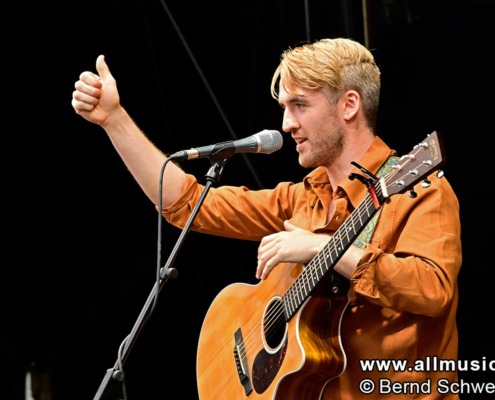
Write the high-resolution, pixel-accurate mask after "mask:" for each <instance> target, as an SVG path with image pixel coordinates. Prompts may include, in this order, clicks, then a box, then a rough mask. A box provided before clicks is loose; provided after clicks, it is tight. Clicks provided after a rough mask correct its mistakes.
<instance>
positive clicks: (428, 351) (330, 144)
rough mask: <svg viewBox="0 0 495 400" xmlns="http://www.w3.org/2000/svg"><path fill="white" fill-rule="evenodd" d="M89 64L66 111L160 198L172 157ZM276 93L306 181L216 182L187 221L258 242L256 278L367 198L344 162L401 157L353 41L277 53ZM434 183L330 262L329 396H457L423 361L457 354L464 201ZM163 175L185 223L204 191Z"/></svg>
mask: <svg viewBox="0 0 495 400" xmlns="http://www.w3.org/2000/svg"><path fill="white" fill-rule="evenodd" d="M96 68H97V72H98V75H97V74H94V73H92V72H83V73H82V74H81V75H80V79H79V80H78V81H77V82H76V84H75V87H76V90H75V91H74V93H73V98H72V105H73V108H74V109H75V111H76V112H77V113H78V114H80V115H81V116H82V117H84V118H85V119H87V120H88V121H91V122H93V123H96V124H98V125H100V126H101V127H102V128H103V129H104V130H105V131H106V133H107V134H108V136H109V138H110V140H111V141H112V143H113V145H114V147H115V149H116V150H117V152H118V153H119V154H120V156H121V158H122V160H123V161H124V163H125V165H126V166H127V167H128V169H129V171H130V172H131V173H132V175H133V176H134V178H135V179H136V181H137V182H138V183H139V185H140V186H141V188H142V189H143V191H144V192H145V193H146V195H147V196H148V197H149V198H150V199H151V201H152V202H153V203H154V204H155V205H158V204H160V203H159V199H158V193H159V190H158V187H159V178H160V172H161V167H162V166H163V164H164V162H165V160H166V156H165V155H164V154H163V153H162V152H161V151H159V150H158V149H157V148H156V147H155V146H154V145H153V144H152V143H151V142H150V141H149V140H148V139H147V137H146V136H145V134H144V133H143V132H141V130H140V129H139V127H138V126H137V125H136V124H135V123H134V121H133V120H132V119H131V117H130V116H129V115H128V113H127V112H126V110H125V109H124V108H123V107H122V105H121V104H120V100H119V94H118V91H117V86H116V82H115V79H114V78H113V76H112V75H111V73H110V70H109V68H108V66H107V64H106V63H105V60H104V58H103V56H100V57H98V59H97V62H96ZM271 90H272V95H273V97H274V98H276V99H278V102H279V104H280V106H281V107H282V109H283V127H282V128H283V131H284V132H287V133H288V134H290V135H291V136H292V138H293V139H294V141H295V144H296V150H297V152H298V154H299V163H300V164H301V165H302V166H303V167H306V168H310V169H312V170H311V172H309V174H308V175H307V176H306V177H305V179H304V180H303V182H298V183H291V182H282V183H280V184H278V185H277V186H276V187H275V188H274V189H272V190H258V191H254V190H248V189H247V188H244V187H231V186H221V187H218V188H212V189H211V190H210V192H209V193H208V196H207V198H206V199H205V202H204V203H203V205H202V207H201V209H200V212H199V214H198V215H197V217H196V219H195V221H194V224H193V229H194V230H197V231H200V232H204V233H209V234H213V235H221V236H226V237H231V238H239V239H247V240H259V241H260V245H259V249H258V264H257V269H256V271H255V274H256V277H257V278H259V279H261V280H266V279H267V278H268V277H269V275H270V273H271V272H272V271H273V269H274V268H276V267H277V265H279V264H280V263H286V262H287V263H299V264H303V265H305V264H307V263H308V262H310V261H311V260H312V259H313V258H314V257H315V256H316V255H317V254H318V253H319V252H320V251H321V250H322V249H323V248H324V246H325V245H326V244H327V243H328V241H329V237H330V236H332V235H333V234H334V233H335V231H336V230H337V229H338V228H339V227H340V226H341V225H342V223H343V222H344V221H346V219H347V218H348V217H349V215H350V214H351V213H352V211H353V210H354V209H355V208H356V207H357V206H358V205H359V204H360V202H361V201H362V199H363V198H364V197H365V196H366V195H367V189H366V186H365V185H363V183H362V182H360V181H359V179H354V180H351V179H349V176H350V174H351V173H353V172H359V169H357V168H355V167H354V166H353V164H351V162H357V163H359V165H360V166H362V167H364V168H365V169H366V170H368V171H370V172H371V173H372V174H378V173H379V172H380V169H381V168H382V167H384V166H387V165H388V163H389V162H390V160H393V159H394V156H395V155H396V154H395V152H394V151H393V150H391V149H390V148H389V147H388V146H387V145H386V144H385V143H384V142H383V141H382V140H381V139H380V138H379V137H378V136H377V135H376V134H375V128H376V126H375V125H376V118H377V112H378V103H379V95H380V71H379V68H378V67H377V65H376V64H375V61H374V58H373V55H372V54H371V53H370V52H369V51H368V50H367V49H366V48H365V47H364V46H362V45H360V44H359V43H357V42H355V41H352V40H349V39H343V38H337V39H324V40H320V41H318V42H315V43H312V44H306V45H302V46H299V47H296V48H294V49H289V50H287V51H285V52H284V53H283V54H282V57H281V62H280V65H279V66H278V68H277V69H276V71H275V74H274V76H273V80H272V87H271ZM429 180H430V181H431V185H430V187H429V188H418V190H417V196H416V197H415V198H411V197H410V196H408V195H407V194H396V195H394V196H392V197H391V198H390V199H388V200H387V201H386V202H385V204H384V205H383V207H382V208H381V211H380V215H379V219H378V222H377V223H376V226H375V228H374V231H373V235H372V237H371V238H370V239H369V243H364V245H362V246H357V245H352V246H351V247H350V248H349V249H348V250H347V251H346V252H345V254H344V255H343V256H342V258H341V259H340V260H339V261H338V262H337V263H336V265H335V266H334V270H335V271H337V272H338V273H339V274H340V275H342V276H343V277H344V278H346V279H347V280H348V281H349V284H350V289H349V295H348V296H349V300H350V304H349V305H348V306H347V308H346V309H345V312H344V314H343V318H342V326H341V332H340V336H341V340H342V345H343V349H344V351H345V355H346V363H345V368H344V370H343V372H342V373H341V374H340V375H339V376H336V377H335V378H333V379H331V380H329V381H328V382H327V383H326V384H325V386H324V388H323V392H324V393H323V394H322V398H323V399H332V400H338V399H359V398H365V395H366V398H370V399H373V398H384V397H387V396H389V397H391V398H405V399H410V398H425V399H457V398H458V395H457V394H455V393H454V390H450V389H449V388H447V389H445V387H446V386H447V387H449V386H448V384H449V383H452V382H455V381H456V379H457V371H456V368H455V367H454V368H450V369H447V370H444V369H442V368H438V367H436V368H435V367H431V365H430V364H427V363H428V362H429V361H430V359H431V358H432V357H435V358H436V359H437V360H440V361H442V360H444V361H449V362H454V365H455V362H456V360H457V347H458V336H457V327H456V310H457V303H458V288H457V276H458V273H459V269H460V267H461V262H462V252H461V240H460V222H459V204H458V201H457V198H456V196H455V194H454V193H453V190H452V188H451V186H450V185H449V183H448V181H447V180H446V179H445V178H437V177H436V176H434V175H432V176H430V177H429ZM164 181H165V182H167V190H166V191H164V192H163V198H162V206H163V210H162V213H163V216H164V217H165V218H166V219H167V220H168V221H169V222H170V223H171V224H174V225H176V226H178V227H183V226H184V225H185V223H186V222H187V220H188V217H189V215H190V212H191V210H192V207H193V206H194V204H195V203H196V202H197V201H198V199H199V197H200V195H201V193H202V190H203V186H202V185H200V184H199V183H198V182H197V180H196V179H195V178H194V177H193V176H191V175H188V174H186V173H185V172H184V171H182V170H181V169H180V168H179V167H178V166H177V165H175V164H173V163H169V164H168V165H167V168H166V169H165V172H164ZM322 318H323V317H322ZM330 322H331V321H329V323H330ZM366 360H368V361H369V360H377V361H378V362H381V361H386V360H388V361H390V360H397V361H404V362H405V363H406V366H400V365H398V364H396V365H395V366H389V367H388V368H385V370H382V371H380V370H379V368H378V366H376V365H375V366H374V367H370V368H368V367H366V366H365V365H364V364H363V361H366ZM418 363H419V364H418ZM429 365H430V366H429ZM367 369H369V370H367ZM368 379H369V380H368ZM370 382H372V383H373V385H375V386H374V387H372V388H371V389H370V388H369V386H367V385H368V384H369V383H370Z"/></svg>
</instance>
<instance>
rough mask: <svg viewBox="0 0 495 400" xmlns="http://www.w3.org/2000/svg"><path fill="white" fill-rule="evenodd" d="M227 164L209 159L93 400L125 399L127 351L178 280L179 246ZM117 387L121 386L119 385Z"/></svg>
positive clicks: (224, 160) (225, 160) (223, 160)
mask: <svg viewBox="0 0 495 400" xmlns="http://www.w3.org/2000/svg"><path fill="white" fill-rule="evenodd" d="M228 160H229V158H224V159H210V161H211V167H210V169H209V170H208V173H207V174H206V184H205V188H204V190H203V193H202V194H201V197H200V199H199V201H198V203H197V204H196V206H195V207H194V209H193V211H192V213H191V215H190V217H189V219H188V221H187V223H186V225H185V227H184V229H183V230H182V232H181V234H180V236H179V239H178V240H177V243H176V244H175V247H174V248H173V250H172V253H171V254H170V256H169V258H168V260H167V263H166V264H165V266H164V267H163V268H161V270H160V280H159V282H155V285H154V286H153V289H152V290H151V293H150V294H149V296H148V299H147V300H146V303H145V305H144V307H143V309H142V310H141V312H140V314H139V317H138V319H137V320H136V322H135V324H134V326H133V328H132V331H131V333H130V334H129V335H128V336H127V337H126V339H125V345H124V347H123V351H122V355H121V356H120V357H119V358H118V359H117V361H116V362H115V365H114V366H113V367H112V368H109V369H107V372H106V374H105V376H104V377H103V380H102V382H101V384H100V387H99V388H98V391H97V392H96V394H95V397H94V398H93V400H110V399H117V400H123V399H125V398H126V397H127V396H124V391H125V389H124V378H125V377H124V372H123V370H122V366H123V365H124V363H125V361H126V360H127V357H128V356H129V351H130V350H131V348H132V346H133V345H134V344H135V342H136V340H137V336H138V334H139V332H140V331H141V329H142V328H143V327H144V324H145V322H146V320H147V314H148V312H149V310H150V306H151V305H152V304H153V300H154V298H155V296H156V295H157V294H158V293H159V292H160V291H161V290H162V289H163V287H164V285H165V283H167V282H168V280H169V279H175V278H176V277H177V270H176V269H175V268H171V266H172V265H173V263H174V261H175V258H176V256H177V254H178V252H179V250H180V248H181V246H182V244H183V243H184V239H185V237H186V236H187V234H188V233H189V231H190V229H191V225H192V223H193V221H194V219H195V218H196V215H197V213H198V211H199V209H200V207H201V205H202V204H203V202H204V199H205V198H206V195H207V194H208V192H209V190H210V188H211V186H212V185H213V184H214V183H217V182H218V180H219V179H220V177H221V175H222V172H223V168H224V166H225V163H226V162H227V161H228ZM119 354H120V351H119ZM119 383H120V385H118V384H119Z"/></svg>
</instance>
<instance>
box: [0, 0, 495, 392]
mask: <svg viewBox="0 0 495 400" xmlns="http://www.w3.org/2000/svg"><path fill="white" fill-rule="evenodd" d="M369 3H373V5H372V6H371V5H370V6H369V9H368V10H367V15H368V17H367V24H366V26H365V27H364V24H363V13H362V9H361V2H358V1H309V2H304V1H302V0H301V1H299V0H298V1H258V0H252V1H230V2H226V1H220V2H219V1H206V2H203V1H197V2H189V1H183V0H180V1H179V0H170V1H158V0H149V1H139V2H138V1H127V2H121V1H117V0H101V1H96V2H72V1H55V0H48V1H44V2H37V1H32V0H27V1H23V2H20V1H17V0H2V2H1V3H0V43H1V60H2V62H1V66H0V68H1V75H0V76H1V86H0V87H1V97H2V107H1V110H2V113H1V114H2V128H1V132H2V139H1V141H0V143H1V150H2V151H1V153H2V154H1V157H0V162H1V166H2V168H1V171H2V173H1V176H2V182H1V186H2V194H1V196H0V210H1V214H0V216H1V219H2V224H1V226H2V239H1V242H0V243H1V249H0V250H1V251H0V257H1V261H0V263H1V276H2V279H1V280H0V318H1V319H0V388H1V389H0V390H1V392H0V398H1V399H2V400H4V399H5V400H16V399H22V398H24V388H23V386H24V377H25V375H26V371H27V370H28V369H29V368H31V369H32V370H33V373H34V374H35V375H36V376H41V377H42V381H43V382H44V383H45V384H46V385H47V387H48V389H47V390H46V392H47V393H50V394H51V396H52V399H53V400H62V399H64V400H65V399H69V398H70V399H72V400H83V399H84V400H87V399H92V398H93V396H94V395H95V393H96V391H97V389H98V387H99V385H100V383H101V381H102V379H103V377H104V374H105V371H106V370H107V369H108V368H111V367H113V365H114V363H115V361H116V359H117V351H118V348H119V346H120V344H121V342H122V341H123V340H124V338H125V337H126V336H127V335H128V334H129V333H130V330H131V328H132V326H133V324H134V323H135V321H136V319H137V318H138V315H139V313H140V312H141V310H142V307H143V306H144V304H145V302H146V299H147V297H148V295H149V293H150V291H151V289H152V287H153V285H154V279H155V268H156V256H157V232H158V221H157V214H156V211H155V209H154V206H153V205H152V204H151V203H150V202H149V201H148V199H147V198H146V197H145V195H144V194H143V193H142V192H141V190H140V188H139V187H138V185H137V184H136V183H135V182H134V180H133V179H132V177H131V176H130V174H129V173H128V171H126V169H125V167H124V165H123V163H122V162H121V160H120V158H119V157H118V156H117V154H116V152H115V151H114V149H113V147H112V146H111V144H110V143H109V140H108V138H107V137H106V135H105V133H104V132H103V130H102V129H100V128H99V127H97V126H94V125H91V124H90V123H88V122H86V121H85V120H83V119H82V118H81V117H79V116H77V115H76V114H75V113H74V112H73V109H72V107H71V104H70V102H71V95H72V91H73V85H74V82H75V81H76V80H77V79H78V75H79V74H80V73H81V72H82V71H83V70H94V68H95V61H96V57H97V56H98V55H99V54H105V55H106V59H107V62H108V64H109V66H110V68H111V71H112V73H113V75H114V76H115V77H116V79H117V82H118V86H119V89H120V94H121V100H122V103H123V104H124V106H125V107H126V108H127V109H128V110H129V111H130V113H131V115H132V116H133V118H134V119H135V120H136V121H137V123H138V124H139V125H140V127H141V128H142V129H143V130H144V131H145V132H146V133H147V134H148V136H149V137H150V139H151V140H152V141H153V142H155V143H156V144H157V145H158V146H159V147H160V148H161V149H162V150H164V151H167V152H173V151H178V150H182V149H189V148H191V147H197V146H201V145H207V144H213V143H217V142H221V141H225V140H231V139H236V138H242V137H246V136H249V135H251V134H253V133H256V132H258V131H260V130H262V129H280V126H281V117H282V115H281V111H280V110H279V107H278V105H277V104H276V102H275V101H274V100H273V99H272V98H271V97H270V93H269V85H270V79H271V76H272V73H273V70H274V69H275V67H276V65H277V64H278V60H279V56H280V53H281V51H282V50H284V49H286V48H287V47H289V46H293V45H295V44H297V43H299V42H302V41H306V40H308V39H309V40H314V39H320V38H323V37H337V36H348V37H352V38H354V39H357V40H359V41H361V42H363V43H365V42H366V43H367V44H368V45H369V47H370V48H371V49H372V51H373V53H374V54H375V56H376V59H377V61H378V63H379V65H380V67H381V69H382V76H383V94H382V107H381V114H380V118H379V134H380V135H381V136H382V137H383V138H384V139H385V140H386V141H387V142H389V143H390V144H391V145H392V146H393V147H395V148H396V149H397V150H398V151H399V152H400V153H402V154H403V153H407V152H409V151H410V150H411V149H412V147H413V146H414V145H415V144H417V143H418V142H420V141H422V140H423V139H424V138H425V137H426V135H427V134H428V133H430V132H432V131H434V130H438V131H440V132H442V133H443V136H444V139H445V143H446V149H447V157H448V162H447V165H446V166H445V168H444V170H445V173H446V176H447V178H448V179H449V180H450V182H451V183H452V185H453V187H454V189H455V190H456V192H457V194H458V197H459V200H460V204H461V217H462V224H463V246H464V262H463V269H462V272H461V275H460V277H459V284H460V306H459V314H458V315H459V317H458V320H459V334H460V358H461V359H463V360H469V361H471V360H475V361H483V360H485V361H493V360H495V351H494V346H493V342H492V340H493V337H494V333H495V330H494V328H493V324H492V322H491V319H492V315H493V312H492V310H493V307H494V305H495V301H494V300H493V283H492V282H493V279H494V273H493V268H494V266H493V265H492V264H493V263H492V262H490V261H489V260H490V259H491V258H492V257H491V251H492V250H493V247H492V240H491V239H492V237H493V234H492V230H493V225H494V224H493V222H494V221H493V216H492V212H491V206H492V200H491V191H492V183H493V179H492V175H493V156H490V155H489V153H492V151H491V149H492V146H491V142H492V136H493V132H494V130H493V113H494V111H493V109H494V101H493V89H494V85H493V71H494V63H493V56H492V53H493V40H494V38H495V35H494V28H493V27H494V23H495V2H493V1H488V0H487V1H481V0H479V1H476V0H465V1H431V0H422V1H421V0H416V1H412V0H409V1H407V0H406V1H399V0H396V1H395V0H392V1H373V2H369ZM306 6H307V7H306ZM234 135H235V136H234ZM183 167H184V169H186V170H187V171H188V172H192V173H194V174H196V175H197V176H198V178H199V179H200V180H202V181H205V178H204V176H205V174H206V173H207V172H208V169H209V163H208V161H207V160H194V161H189V162H187V163H183ZM306 172H307V171H305V170H303V169H301V167H300V166H299V165H298V164H297V156H296V152H295V149H294V146H293V143H292V142H291V140H290V139H289V138H288V137H286V140H285V144H284V146H283V148H282V149H281V150H280V151H278V152H276V153H273V154H271V155H262V154H252V155H249V156H247V157H243V156H241V155H236V156H235V157H232V159H231V160H230V161H229V162H228V163H227V165H226V167H225V170H224V173H223V176H222V177H221V180H220V182H219V184H236V185H241V184H242V185H246V186H249V187H251V188H257V187H267V188H269V187H272V186H274V185H275V184H276V183H277V182H278V181H281V180H299V179H300V178H301V177H302V176H303V175H304V174H305V173H306ZM165 187H166V182H165ZM162 230H163V241H162V243H161V244H162V257H163V261H165V259H166V258H167V257H168V255H169V254H170V252H171V249H172V248H173V246H174V245H175V243H176V241H177V238H178V237H179V234H180V231H179V230H177V229H176V228H173V227H170V226H168V225H164V226H163V229H162ZM256 247H257V243H250V242H243V241H235V240H228V239H222V238H218V237H208V236H205V235H200V234H195V233H191V234H189V235H188V236H187V239H186V241H185V243H184V245H183V248H182V249H181V251H180V253H179V255H178V257H177V261H176V263H175V267H176V269H177V271H178V277H177V279H175V280H173V281H170V282H169V283H168V284H167V285H166V286H165V287H164V288H163V290H162V292H161V294H160V297H159V301H158V304H157V308H156V310H155V312H154V313H153V315H152V317H151V318H150V320H149V322H148V323H147V324H146V325H145V328H144V329H143V330H142V331H141V333H140V335H139V337H138V340H137V342H136V344H135V346H134V347H133V349H132V352H131V353H130V355H129V358H128V360H127V362H126V364H125V372H126V377H127V379H126V383H127V390H128V395H129V399H131V400H132V399H140V400H142V399H146V400H154V399H188V400H189V399H191V400H193V399H197V391H196V369H195V368H196V347H197V341H198V336H199V332H200V329H201V324H202V321H203V317H204V315H205V313H206V311H207V309H208V306H209V305H210V304H211V302H212V301H213V299H214V297H215V295H216V294H217V293H218V292H219V291H220V290H222V289H223V288H224V287H225V286H226V285H228V284H230V283H233V282H246V283H253V284H254V283H256V280H255V279H254V271H255V259H256V256H255V253H256ZM420 340H428V338H420ZM462 377H463V379H465V380H466V381H467V382H480V383H487V382H490V381H491V382H495V378H494V371H491V372H489V373H488V372H486V373H483V372H464V373H463V374H462ZM463 398H464V399H489V398H493V396H491V397H490V395H489V394H488V393H487V392H485V393H484V394H477V395H474V394H471V395H467V394H466V395H465V396H464V397H463Z"/></svg>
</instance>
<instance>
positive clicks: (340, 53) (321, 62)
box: [271, 38, 380, 129]
mask: <svg viewBox="0 0 495 400" xmlns="http://www.w3.org/2000/svg"><path fill="white" fill-rule="evenodd" d="M279 80H280V84H282V85H283V87H284V89H285V90H287V91H288V92H291V91H293V90H294V89H295V87H296V86H299V87H302V88H305V89H310V90H320V89H323V90H325V89H329V93H330V95H331V96H332V98H333V99H334V100H336V99H338V98H339V97H340V95H341V94H342V93H344V92H346V91H348V90H355V91H356V92H358V93H359V95H360V96H361V102H362V106H363V113H364V116H365V118H366V120H367V121H368V124H369V126H370V127H371V128H372V129H374V128H375V125H376V117H377V113H378V104H379V97H380V69H379V68H378V66H377V65H376V64H375V59H374V57H373V55H372V54H371V52H370V51H369V50H368V49H367V48H366V47H364V46H363V45H361V44H360V43H358V42H355V41H353V40H351V39H345V38H336V39H322V40H319V41H317V42H314V43H308V44H304V45H300V46H298V47H295V48H293V49H288V50H286V51H284V52H283V53H282V56H281V61H280V64H279V65H278V67H277V69H276V70H275V73H274V75H273V78H272V83H271V94H272V96H273V97H274V98H275V99H278V91H277V82H278V81H279ZM327 91H328V90H327Z"/></svg>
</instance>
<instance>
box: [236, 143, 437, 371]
mask: <svg viewBox="0 0 495 400" xmlns="http://www.w3.org/2000/svg"><path fill="white" fill-rule="evenodd" d="M427 147H428V145H427V144H426V143H424V142H423V143H421V144H419V145H417V146H416V147H415V148H414V149H413V151H414V150H417V151H416V153H414V152H411V153H409V154H408V155H406V156H403V157H402V158H401V162H400V163H399V164H397V165H395V166H393V167H392V168H393V172H391V173H389V174H388V175H386V176H385V177H383V178H382V179H383V181H384V182H385V183H390V180H391V179H394V180H395V182H400V181H401V180H402V178H403V177H404V176H405V175H410V174H411V173H412V172H411V170H409V171H407V172H405V173H403V175H402V176H401V177H400V178H396V175H397V173H398V172H400V171H402V170H403V169H404V167H406V166H407V164H409V163H410V162H411V161H412V160H414V159H415V158H416V155H417V153H419V152H420V151H421V150H423V149H424V148H427ZM424 165H426V163H425V162H423V163H420V164H419V165H418V166H417V167H420V166H424ZM376 190H377V191H378V195H382V194H383V193H382V187H381V185H378V186H377V187H376ZM362 205H364V206H365V207H362ZM370 206H373V207H374V203H373V199H372V198H371V196H366V197H365V199H364V200H363V202H362V203H361V204H360V205H359V206H358V207H357V208H356V210H355V211H357V213H356V214H355V213H354V212H353V213H351V215H350V216H349V218H348V219H347V220H346V221H345V222H344V224H343V225H342V226H343V227H346V225H350V223H349V221H351V222H352V221H356V219H357V218H359V220H360V221H361V222H362V217H363V216H364V215H365V213H366V214H368V216H369V210H370V209H371V207H370ZM376 211H377V210H375V212H376ZM375 212H373V213H372V215H373V214H374V213H375ZM360 213H361V214H360ZM370 219H371V218H370ZM368 221H369V220H368ZM365 223H366V222H365ZM363 225H364V224H363ZM347 228H348V227H346V229H337V231H336V232H335V234H334V235H333V236H332V237H331V238H330V239H329V242H328V243H327V244H326V245H325V247H324V248H323V251H320V252H319V253H318V254H317V255H316V256H315V258H313V259H312V260H311V261H310V262H309V264H308V265H307V266H306V267H305V268H304V269H303V270H302V272H301V273H300V275H299V276H298V277H297V278H296V280H295V281H294V282H293V284H292V285H291V286H290V287H289V288H288V290H287V291H286V293H285V294H284V295H282V296H281V299H280V300H277V301H276V302H275V303H274V306H273V307H272V308H270V309H269V311H268V312H267V314H266V318H262V319H261V320H260V321H259V322H258V323H257V324H256V325H255V327H254V329H252V330H251V332H250V333H249V334H248V335H247V336H246V340H245V341H244V343H243V346H242V347H241V348H240V350H239V358H240V360H241V361H243V360H244V359H245V358H246V354H247V352H248V349H250V348H251V347H252V346H254V345H256V344H257V337H258V333H259V332H261V333H262V330H261V327H262V325H263V320H264V321H265V324H264V325H265V337H267V338H270V337H271V335H272V334H273V332H275V331H277V330H278V326H275V325H274V324H275V323H280V322H281V320H282V318H281V316H283V315H286V316H287V318H285V319H284V320H285V321H286V322H288V321H289V320H290V318H291V317H292V315H293V314H294V313H295V312H296V311H297V309H299V307H300V306H301V305H302V303H303V302H304V301H306V299H307V298H308V295H309V293H308V292H307V290H306V291H305V296H302V298H300V296H299V294H300V292H301V290H304V288H306V289H307V288H308V283H311V284H312V285H313V288H314V286H315V282H316V284H317V283H318V282H319V279H320V278H321V277H323V276H324V275H325V273H326V272H328V270H329V267H328V266H327V265H326V261H327V260H328V258H331V253H332V252H337V251H338V250H339V247H338V246H339V245H338V244H335V243H334V242H335V240H337V239H338V240H339V242H340V244H342V240H343V239H344V237H345V236H347V240H348V241H349V242H350V239H349V236H348V234H349V232H350V230H349V229H347ZM350 228H352V226H351V227H350ZM331 262H332V263H333V260H331ZM314 264H316V266H315V265H314ZM323 264H325V266H326V268H327V271H324V270H322V269H321V267H322V266H323ZM318 268H320V270H321V276H320V277H319V278H318V270H317V269H318ZM315 276H316V279H315ZM301 288H302V289H301ZM311 290H312V288H311ZM311 290H310V291H311ZM310 291H309V292H310ZM289 305H292V308H291V312H289V311H287V307H289ZM294 305H295V306H294Z"/></svg>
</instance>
